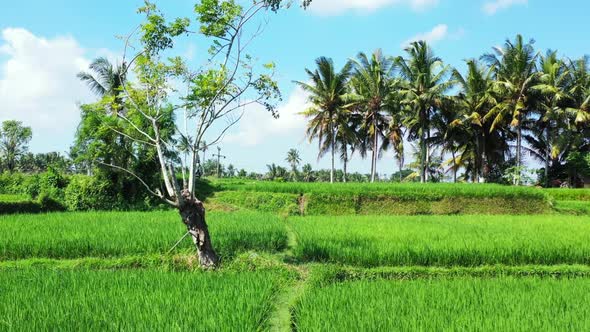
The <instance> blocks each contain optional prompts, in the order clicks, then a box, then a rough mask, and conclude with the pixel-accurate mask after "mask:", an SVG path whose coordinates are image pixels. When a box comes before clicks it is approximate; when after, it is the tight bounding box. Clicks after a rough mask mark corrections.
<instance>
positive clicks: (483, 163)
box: [479, 129, 488, 182]
mask: <svg viewBox="0 0 590 332" xmlns="http://www.w3.org/2000/svg"><path fill="white" fill-rule="evenodd" d="M484 130H485V129H484ZM481 140H482V142H481V152H480V153H481V165H480V167H481V168H480V170H479V172H480V174H481V178H480V182H486V177H487V174H486V173H487V172H486V168H487V165H488V153H487V148H486V135H485V133H483V135H482V136H481Z"/></svg>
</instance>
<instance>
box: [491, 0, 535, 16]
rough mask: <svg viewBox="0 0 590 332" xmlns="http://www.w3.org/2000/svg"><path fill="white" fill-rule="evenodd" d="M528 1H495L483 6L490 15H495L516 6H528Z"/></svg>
mask: <svg viewBox="0 0 590 332" xmlns="http://www.w3.org/2000/svg"><path fill="white" fill-rule="evenodd" d="M527 3H528V0H494V1H489V2H486V3H485V4H484V5H483V11H484V12H485V13H486V14H488V15H494V14H496V13H497V12H498V11H499V10H503V9H507V8H510V7H512V6H514V5H526V4H527Z"/></svg>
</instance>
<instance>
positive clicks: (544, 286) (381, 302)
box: [295, 278, 590, 331]
mask: <svg viewBox="0 0 590 332" xmlns="http://www.w3.org/2000/svg"><path fill="white" fill-rule="evenodd" d="M588 294H590V279H543V278H492V279H488V278H484V279H476V278H457V279H420V280H410V281H407V280H406V281H384V280H382V281H355V282H345V283H341V284H334V285H330V286H328V287H323V288H319V289H312V290H310V291H308V292H307V293H306V294H305V296H304V297H303V298H302V299H301V300H300V301H299V303H298V304H297V305H296V308H295V325H296V326H297V330H298V331H588V330H590V295H588Z"/></svg>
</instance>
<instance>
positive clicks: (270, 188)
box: [214, 180, 551, 215]
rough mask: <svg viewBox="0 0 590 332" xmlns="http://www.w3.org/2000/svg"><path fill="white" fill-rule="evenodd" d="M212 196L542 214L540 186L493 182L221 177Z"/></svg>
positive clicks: (325, 206) (365, 210)
mask: <svg viewBox="0 0 590 332" xmlns="http://www.w3.org/2000/svg"><path fill="white" fill-rule="evenodd" d="M215 187H216V188H217V190H220V192H218V193H217V194H216V195H215V198H214V199H215V200H219V201H220V202H222V203H226V204H231V205H235V206H239V207H243V208H247V209H255V210H260V211H267V212H278V213H282V214H285V213H286V214H291V215H297V214H300V213H303V214H305V215H353V214H358V215H430V214H432V215H444V214H448V215H451V214H474V213H480V214H543V213H547V212H550V211H551V203H550V199H549V196H548V195H546V194H545V193H544V192H543V191H542V190H538V189H535V188H527V187H508V186H500V185H492V184H484V185H479V184H478V185H474V184H448V183H443V184H416V183H403V184H392V183H374V184H366V183H335V184H326V183H277V182H259V181H251V182H247V181H242V182H240V181H235V180H234V181H221V182H219V183H217V184H216V185H215Z"/></svg>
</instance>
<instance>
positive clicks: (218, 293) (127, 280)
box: [0, 269, 281, 331]
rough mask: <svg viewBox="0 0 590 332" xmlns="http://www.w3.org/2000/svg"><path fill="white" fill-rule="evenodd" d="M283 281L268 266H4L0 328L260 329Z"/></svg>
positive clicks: (121, 329)
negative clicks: (186, 269) (234, 269)
mask: <svg viewBox="0 0 590 332" xmlns="http://www.w3.org/2000/svg"><path fill="white" fill-rule="evenodd" d="M280 284H281V275H280V274H273V273H269V272H251V273H222V272H218V273H206V272H197V273H195V272H192V273H170V272H155V271H129V270H128V271H117V272H110V271H50V270H34V269H25V270H14V271H3V272H2V273H0V330H2V331H52V330H53V331H66V330H68V331H197V330H198V331H258V330H260V327H261V326H262V325H263V324H264V323H265V320H266V319H267V315H268V312H269V309H270V307H271V302H272V297H273V294H274V293H275V292H276V291H277V289H278V288H279V287H280ZM40 295H41V296H40Z"/></svg>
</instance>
